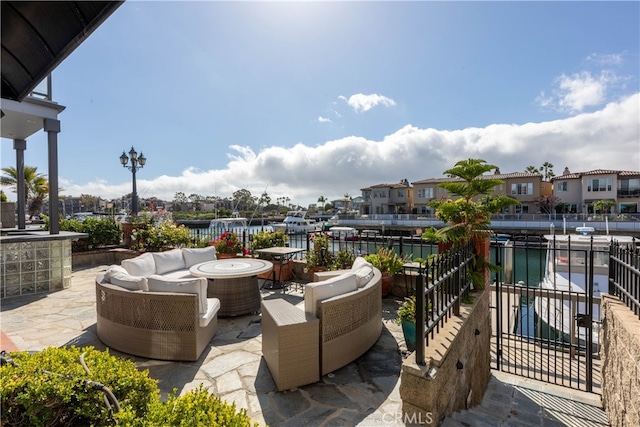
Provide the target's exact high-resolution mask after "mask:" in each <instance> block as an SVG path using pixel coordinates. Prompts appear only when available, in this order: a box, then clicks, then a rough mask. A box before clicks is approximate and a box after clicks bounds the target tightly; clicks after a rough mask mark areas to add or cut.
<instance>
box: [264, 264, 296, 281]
mask: <svg viewBox="0 0 640 427" xmlns="http://www.w3.org/2000/svg"><path fill="white" fill-rule="evenodd" d="M292 264H293V262H292V261H289V262H288V263H286V264H284V265H280V264H279V263H277V262H274V263H273V271H275V274H276V277H275V278H276V281H277V282H286V281H287V280H291V277H292V275H291V269H292V268H293V266H292ZM273 271H268V272H266V273H262V274H258V278H259V279H265V280H271V279H273Z"/></svg>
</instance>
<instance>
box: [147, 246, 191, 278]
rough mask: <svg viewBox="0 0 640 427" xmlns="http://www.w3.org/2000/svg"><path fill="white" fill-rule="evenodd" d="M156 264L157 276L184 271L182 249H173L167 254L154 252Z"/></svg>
mask: <svg viewBox="0 0 640 427" xmlns="http://www.w3.org/2000/svg"><path fill="white" fill-rule="evenodd" d="M151 254H152V255H153V260H154V261H155V263H156V274H164V273H166V272H168V271H174V270H182V269H184V258H182V249H171V250H170V251H166V252H152V253H151Z"/></svg>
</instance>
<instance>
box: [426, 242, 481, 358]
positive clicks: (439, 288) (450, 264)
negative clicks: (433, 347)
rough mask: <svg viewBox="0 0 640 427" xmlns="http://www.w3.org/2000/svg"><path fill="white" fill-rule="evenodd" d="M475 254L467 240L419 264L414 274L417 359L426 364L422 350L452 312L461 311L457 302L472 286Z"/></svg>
mask: <svg viewBox="0 0 640 427" xmlns="http://www.w3.org/2000/svg"><path fill="white" fill-rule="evenodd" d="M474 257H475V251H474V245H473V243H469V244H467V245H465V246H463V247H460V248H456V249H452V250H449V251H447V252H444V253H442V254H438V255H436V256H435V257H432V258H431V259H429V260H428V261H427V263H426V264H425V266H424V268H420V269H419V271H418V276H417V277H416V363H417V364H418V365H422V366H425V365H426V357H425V351H426V346H428V345H429V338H430V337H431V339H433V337H434V336H435V334H437V333H438V332H440V328H441V327H444V325H445V324H446V323H447V321H448V320H449V319H450V318H451V317H452V316H458V315H459V314H460V303H461V302H462V299H463V298H464V297H465V296H468V294H469V290H470V288H471V273H472V269H473V262H472V261H473V259H474Z"/></svg>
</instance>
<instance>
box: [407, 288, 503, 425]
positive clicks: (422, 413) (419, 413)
mask: <svg viewBox="0 0 640 427" xmlns="http://www.w3.org/2000/svg"><path fill="white" fill-rule="evenodd" d="M490 292H491V291H490V290H489V287H487V288H486V289H485V290H483V291H481V292H479V293H476V294H474V295H475V301H474V303H473V304H463V305H462V308H461V310H460V316H459V317H456V316H454V317H453V318H451V319H449V321H448V323H447V324H446V326H445V327H444V328H441V329H440V332H439V333H438V334H437V335H436V336H435V337H434V339H430V340H429V346H428V347H427V348H426V353H425V355H426V359H427V366H420V365H417V364H416V363H415V354H411V355H410V356H409V357H408V358H407V359H406V360H405V361H404V363H403V366H402V373H401V383H400V397H401V398H402V411H403V413H404V414H405V417H406V419H412V420H421V421H422V423H425V424H432V423H433V424H434V425H435V424H437V423H438V421H439V420H441V419H442V418H443V417H445V416H447V415H450V414H452V413H453V412H455V411H459V410H462V409H466V408H469V407H472V406H475V405H478V404H480V403H481V402H482V397H483V395H484V392H485V390H486V388H487V385H488V384H489V380H490V378H491V355H490V345H491V312H490V308H489V303H490ZM458 362H459V363H458ZM430 373H431V375H429V374H430ZM433 374H435V375H433Z"/></svg>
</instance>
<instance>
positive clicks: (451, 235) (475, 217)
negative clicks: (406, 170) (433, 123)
mask: <svg viewBox="0 0 640 427" xmlns="http://www.w3.org/2000/svg"><path fill="white" fill-rule="evenodd" d="M497 168H498V167H497V166H495V165H490V164H487V163H486V161H484V160H482V159H467V160H461V161H459V162H457V163H456V164H455V166H454V167H453V168H451V169H448V170H446V171H444V174H445V175H448V176H451V177H454V178H458V179H457V180H455V181H449V182H443V183H440V184H438V187H442V188H444V189H446V190H447V191H448V192H449V193H450V194H452V195H454V196H457V198H456V199H455V200H452V199H448V200H434V201H432V202H430V203H429V206H431V207H433V208H435V210H436V218H438V219H440V220H442V221H443V222H445V223H447V225H446V226H445V227H443V228H440V229H438V230H435V229H433V228H432V229H430V230H427V231H426V232H425V233H423V235H422V237H423V238H424V239H427V240H432V241H437V242H438V243H439V246H440V245H441V246H440V247H441V248H442V249H445V248H450V247H456V246H459V245H463V244H466V243H467V242H469V241H474V242H475V245H476V253H477V255H476V258H475V271H476V273H474V274H473V275H472V277H471V279H472V281H473V284H474V288H475V289H484V284H485V281H486V280H487V279H488V277H486V275H487V274H488V272H489V271H491V270H495V269H496V268H497V267H496V266H494V265H492V264H491V263H490V262H489V261H488V259H487V258H485V253H488V247H489V237H490V236H491V233H492V231H491V229H490V225H491V215H493V214H495V213H498V212H500V211H501V210H502V209H503V208H505V207H507V206H511V205H514V204H518V203H519V202H518V201H517V200H516V199H513V198H511V197H509V196H504V195H497V196H496V195H493V194H492V193H493V189H494V188H495V187H496V186H498V185H502V184H504V181H503V180H501V179H497V178H492V177H491V175H484V174H485V173H487V172H491V171H494V170H496V169H497Z"/></svg>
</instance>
